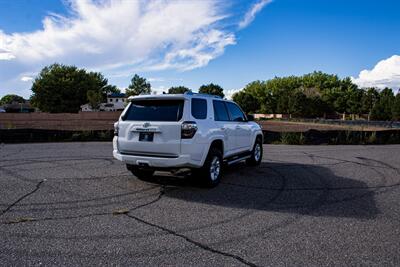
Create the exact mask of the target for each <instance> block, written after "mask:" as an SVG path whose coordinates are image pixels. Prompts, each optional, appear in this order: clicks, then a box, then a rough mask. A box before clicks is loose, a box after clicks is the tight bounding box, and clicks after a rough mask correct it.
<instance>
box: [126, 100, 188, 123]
mask: <svg viewBox="0 0 400 267" xmlns="http://www.w3.org/2000/svg"><path fill="white" fill-rule="evenodd" d="M182 111H183V100H133V101H132V104H131V106H130V107H129V109H128V111H127V112H126V114H125V116H124V118H123V119H124V120H128V121H179V120H180V119H181V118H182Z"/></svg>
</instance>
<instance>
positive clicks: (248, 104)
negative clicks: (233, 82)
mask: <svg viewBox="0 0 400 267" xmlns="http://www.w3.org/2000/svg"><path fill="white" fill-rule="evenodd" d="M232 99H233V101H235V102H236V103H238V104H239V106H240V107H241V108H242V109H243V111H244V112H246V113H247V114H249V113H256V112H257V111H258V109H259V108H260V103H259V102H258V100H257V98H256V97H254V96H253V95H251V94H249V93H246V92H244V91H239V92H237V93H234V94H233V96H232Z"/></svg>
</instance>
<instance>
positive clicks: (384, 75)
mask: <svg viewBox="0 0 400 267" xmlns="http://www.w3.org/2000/svg"><path fill="white" fill-rule="evenodd" d="M352 80H353V82H354V83H356V84H357V85H358V86H360V87H378V88H385V87H389V88H393V89H398V88H400V56H398V55H393V56H391V57H390V58H387V59H384V60H381V61H379V62H378V63H377V64H376V65H375V67H373V69H372V70H363V71H361V72H360V74H359V75H358V77H357V78H354V77H352Z"/></svg>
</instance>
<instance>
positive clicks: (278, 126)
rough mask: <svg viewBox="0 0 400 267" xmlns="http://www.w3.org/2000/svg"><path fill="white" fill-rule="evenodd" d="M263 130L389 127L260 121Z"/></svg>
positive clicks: (365, 129)
mask: <svg viewBox="0 0 400 267" xmlns="http://www.w3.org/2000/svg"><path fill="white" fill-rule="evenodd" d="M258 123H259V124H260V125H261V127H262V128H263V130H267V131H273V132H306V131H308V130H310V129H314V130H319V131H328V130H352V131H384V130H388V128H384V127H373V126H368V127H365V126H349V125H333V124H322V123H306V122H287V121H272V120H271V121H259V122H258Z"/></svg>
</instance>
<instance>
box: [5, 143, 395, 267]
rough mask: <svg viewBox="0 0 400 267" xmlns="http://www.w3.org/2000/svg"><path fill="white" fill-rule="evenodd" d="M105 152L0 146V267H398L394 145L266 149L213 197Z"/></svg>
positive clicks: (70, 146) (86, 146)
mask: <svg viewBox="0 0 400 267" xmlns="http://www.w3.org/2000/svg"><path fill="white" fill-rule="evenodd" d="M111 150H112V146H111V143H100V142H87V143H43V144H17V145H1V146H0V266H14V265H18V266H21V265H24V266H25V265H33V266H36V265H44V266H48V265H57V266H60V265H67V266H77V265H88V266H97V265H123V266H127V265H129V266H155V265H161V266H293V265H296V266H298V265H306V266H317V265H318V266H319V265H325V266H326V265H330V266H343V265H352V266H353V265H364V266H374V265H375V266H399V265H400V146H399V145H385V146H284V145H265V146H264V160H263V163H262V164H261V166H259V167H247V166H246V165H245V164H244V163H240V164H237V165H235V166H232V167H229V168H227V169H226V170H225V174H224V175H225V177H224V179H223V180H222V183H221V184H220V185H219V186H218V187H216V188H213V189H207V188H203V187H201V186H200V185H199V183H198V182H197V181H196V180H195V179H193V178H190V177H183V176H172V175H170V174H165V173H157V174H156V176H155V177H154V178H153V179H151V180H149V181H140V180H138V179H136V178H135V177H134V176H133V175H132V174H130V173H129V172H128V171H127V170H126V168H125V166H124V164H122V163H121V162H119V161H117V160H114V159H113V158H112V155H111Z"/></svg>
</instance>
